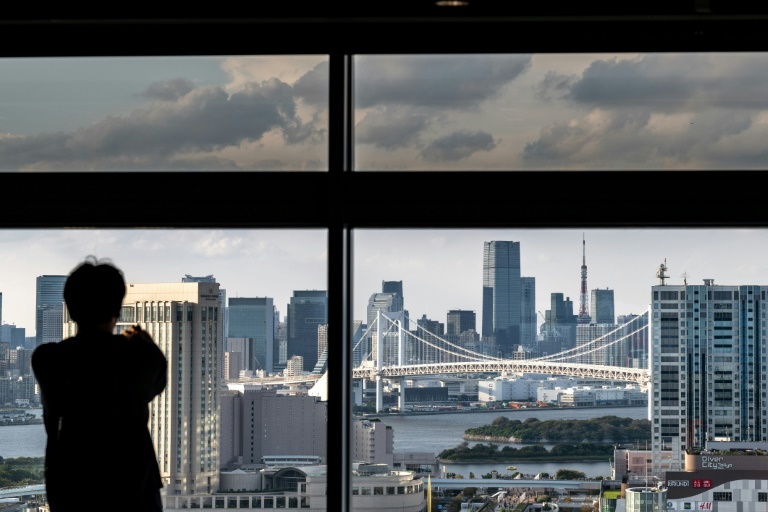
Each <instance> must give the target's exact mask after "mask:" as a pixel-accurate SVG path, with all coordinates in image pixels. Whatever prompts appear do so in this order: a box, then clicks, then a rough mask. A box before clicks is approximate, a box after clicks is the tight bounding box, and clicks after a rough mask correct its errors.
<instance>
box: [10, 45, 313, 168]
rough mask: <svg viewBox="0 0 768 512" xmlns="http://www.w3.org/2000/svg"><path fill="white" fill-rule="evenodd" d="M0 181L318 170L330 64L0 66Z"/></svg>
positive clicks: (51, 62)
mask: <svg viewBox="0 0 768 512" xmlns="http://www.w3.org/2000/svg"><path fill="white" fill-rule="evenodd" d="M0 105H2V116H0V172H10V171H46V172H51V171H54V172H55V171H218V170H222V171H243V170H257V171H292V170H302V171H315V170H316V171H324V170H327V167H328V158H327V155H328V149H327V140H328V139H327V129H328V120H327V118H328V115H327V114H328V58H327V57H326V56H322V55H321V56H284V57H275V56H220V57H202V56H200V57H141V58H138V57H137V58H129V57H119V58H118V57H115V58H84V57H78V58H29V59H24V58H18V59H0Z"/></svg>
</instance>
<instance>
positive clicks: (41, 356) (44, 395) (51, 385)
mask: <svg viewBox="0 0 768 512" xmlns="http://www.w3.org/2000/svg"><path fill="white" fill-rule="evenodd" d="M53 351H55V346H54V345H53V344H50V343H45V344H43V345H40V346H38V347H37V348H36V349H35V351H34V352H32V358H31V360H30V365H31V366H32V372H33V373H34V374H35V379H37V383H38V386H39V388H40V404H41V405H42V406H43V423H44V424H45V432H46V434H47V435H48V437H51V438H54V439H55V438H56V437H57V433H58V431H59V416H60V414H58V413H57V409H58V404H57V401H56V398H55V395H53V394H54V393H55V391H54V390H55V389H56V384H55V381H56V377H55V375H54V373H55V371H56V366H55V364H56V363H55V358H56V356H55V354H53V353H52V352H53Z"/></svg>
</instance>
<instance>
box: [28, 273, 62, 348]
mask: <svg viewBox="0 0 768 512" xmlns="http://www.w3.org/2000/svg"><path fill="white" fill-rule="evenodd" d="M66 282H67V276H54V275H43V276H37V280H36V288H37V289H36V294H35V302H36V308H35V346H38V345H40V344H41V343H48V342H57V341H61V339H62V330H61V326H62V322H63V319H62V311H63V309H64V284H65V283H66Z"/></svg>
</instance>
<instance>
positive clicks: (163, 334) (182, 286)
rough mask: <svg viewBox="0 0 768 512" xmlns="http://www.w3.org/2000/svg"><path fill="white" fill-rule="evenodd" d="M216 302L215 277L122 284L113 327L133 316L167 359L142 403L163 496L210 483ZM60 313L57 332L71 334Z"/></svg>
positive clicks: (215, 441) (213, 480)
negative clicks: (156, 389)
mask: <svg viewBox="0 0 768 512" xmlns="http://www.w3.org/2000/svg"><path fill="white" fill-rule="evenodd" d="M220 308H221V302H220V300H219V285H218V284H217V283H209V282H193V283H178V282H177V283H128V284H127V293H126V296H125V299H124V300H123V307H122V310H121V313H120V320H119V322H118V326H117V331H118V332H120V331H121V330H123V329H125V328H126V327H127V326H129V325H131V324H135V323H138V324H140V325H141V326H142V327H143V328H144V329H145V330H146V331H147V332H149V333H150V334H151V335H152V338H153V339H154V341H155V343H157V345H158V346H159V347H160V349H161V350H162V351H163V353H164V354H165V357H166V358H167V360H168V383H167V385H166V387H165V390H164V391H163V392H162V393H161V394H160V395H158V396H157V397H155V399H154V400H152V402H151V403H150V405H149V410H150V421H149V429H150V433H151V435H152V440H153V443H154V446H155V452H156V453H157V459H158V463H159V465H160V474H161V476H162V479H163V484H164V487H163V490H162V492H163V494H165V495H168V496H173V495H195V494H197V495H199V494H209V493H212V492H216V491H217V490H218V479H219V382H220V379H219V376H220V372H219V366H220V363H219V359H218V358H219V354H220V352H221V351H220V347H221V344H222V329H223V326H222V324H221V310H220ZM65 320H66V322H67V323H66V325H65V330H66V333H65V335H66V336H73V335H74V334H75V333H76V326H75V324H74V322H72V320H71V318H69V315H68V314H67V313H66V311H65ZM105 364H107V363H106V362H105ZM115 364H119V362H115ZM115 463H119V461H116V462H115Z"/></svg>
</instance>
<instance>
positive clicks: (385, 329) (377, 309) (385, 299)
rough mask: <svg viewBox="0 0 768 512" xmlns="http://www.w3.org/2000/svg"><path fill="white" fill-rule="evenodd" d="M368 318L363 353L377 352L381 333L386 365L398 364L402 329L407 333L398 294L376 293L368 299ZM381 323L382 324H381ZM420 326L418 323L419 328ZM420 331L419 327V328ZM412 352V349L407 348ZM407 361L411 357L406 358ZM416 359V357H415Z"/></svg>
mask: <svg viewBox="0 0 768 512" xmlns="http://www.w3.org/2000/svg"><path fill="white" fill-rule="evenodd" d="M366 317H367V320H368V323H367V325H368V327H369V329H370V330H369V331H368V335H367V336H366V338H365V340H364V342H363V347H362V352H363V354H370V353H372V351H373V350H376V340H377V339H378V338H377V336H378V333H379V332H381V334H382V337H383V338H384V339H383V342H382V343H383V346H384V356H383V357H384V359H383V360H384V364H388V362H389V364H397V361H398V357H399V354H398V351H397V346H398V337H399V335H400V329H403V330H404V331H405V322H406V319H405V312H404V311H403V309H402V305H401V300H400V298H399V297H398V296H397V294H393V293H374V294H372V295H371V296H370V297H369V299H368V307H367V308H366ZM379 322H381V323H380V324H379ZM418 325H420V324H418V322H417V326H418ZM417 329H419V327H417ZM406 351H407V352H410V347H406ZM405 357H406V359H408V358H410V357H411V356H405ZM413 357H415V356H413Z"/></svg>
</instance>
